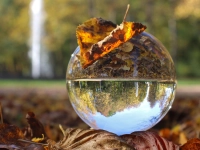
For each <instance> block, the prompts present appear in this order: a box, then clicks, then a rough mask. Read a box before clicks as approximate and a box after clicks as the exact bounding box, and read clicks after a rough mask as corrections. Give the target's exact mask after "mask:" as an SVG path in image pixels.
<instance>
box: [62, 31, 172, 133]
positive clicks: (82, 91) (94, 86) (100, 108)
mask: <svg viewBox="0 0 200 150" xmlns="http://www.w3.org/2000/svg"><path fill="white" fill-rule="evenodd" d="M79 52H80V48H79V47H77V48H76V50H75V51H74V53H73V54H72V55H71V59H70V61H69V64H68V68H67V72H66V84H67V85H66V86H67V91H68V96H69V99H70V102H71V104H72V107H73V108H74V110H75V112H76V113H77V114H78V116H79V117H80V118H81V119H82V120H83V121H84V122H85V123H87V124H88V125H89V126H90V127H92V128H94V129H103V130H107V131H109V132H113V133H115V134H117V135H122V134H130V133H131V132H134V131H144V130H147V129H149V128H151V127H153V126H154V125H155V124H157V123H158V122H159V121H160V120H161V119H162V118H163V117H164V116H165V115H166V113H167V112H168V111H169V109H170V108H171V105H172V103H173V101H174V97H175V90H176V76H175V67H174V63H173V60H172V58H171V56H170V54H169V53H168V51H167V50H166V48H165V47H164V46H163V44H162V43H161V42H160V41H159V40H158V39H156V38H155V37H154V36H153V35H151V34H149V33H147V32H143V33H141V34H139V35H137V36H134V37H132V38H131V39H130V40H129V41H127V42H126V43H124V44H123V45H121V46H119V47H118V48H116V49H114V50H113V51H111V52H110V53H108V54H106V55H105V56H104V57H102V58H100V59H99V60H97V61H96V62H95V63H93V64H92V65H90V66H89V67H87V68H85V69H83V68H82V66H81V62H80V60H79V57H80V54H79Z"/></svg>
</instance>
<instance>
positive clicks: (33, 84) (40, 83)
mask: <svg viewBox="0 0 200 150" xmlns="http://www.w3.org/2000/svg"><path fill="white" fill-rule="evenodd" d="M65 83H66V81H65V80H64V79H63V80H26V79H10V80H9V79H0V88H16V87H24V88H37V87H41V88H48V87H50V88H53V87H54V88H59V87H60V88H65V86H66V85H65ZM178 85H179V86H196V85H199V86H200V79H180V80H179V79H178Z"/></svg>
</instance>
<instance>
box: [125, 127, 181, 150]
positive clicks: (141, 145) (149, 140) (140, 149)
mask: <svg viewBox="0 0 200 150" xmlns="http://www.w3.org/2000/svg"><path fill="white" fill-rule="evenodd" d="M121 138H122V139H123V140H125V141H126V142H127V144H129V145H131V146H132V147H134V148H135V149H137V150H146V149H149V150H151V149H152V150H154V149H155V150H179V146H178V145H175V144H174V143H172V142H171V141H167V140H166V139H164V138H162V137H160V136H159V135H157V134H156V133H154V132H151V131H140V132H133V133H131V134H127V135H122V136H121Z"/></svg>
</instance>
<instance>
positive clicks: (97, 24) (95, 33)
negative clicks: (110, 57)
mask: <svg viewBox="0 0 200 150" xmlns="http://www.w3.org/2000/svg"><path fill="white" fill-rule="evenodd" d="M145 29H146V26H144V25H142V24H141V23H134V22H126V21H124V22H122V23H121V24H120V25H119V26H116V25H115V24H114V23H112V22H111V21H106V20H103V19H102V18H92V19H90V20H88V21H86V22H84V23H83V24H82V25H80V26H78V27H77V29H76V36H77V41H78V44H79V46H80V56H79V59H80V61H81V64H82V67H83V68H87V67H88V66H89V65H91V64H93V63H94V62H95V61H96V60H98V59H99V58H102V57H103V56H105V55H106V54H108V53H109V52H111V51H112V50H114V49H115V48H117V47H119V46H120V45H122V44H123V43H125V42H127V41H128V40H129V39H131V38H132V37H133V36H135V35H138V34H140V33H141V32H143V31H144V30H145Z"/></svg>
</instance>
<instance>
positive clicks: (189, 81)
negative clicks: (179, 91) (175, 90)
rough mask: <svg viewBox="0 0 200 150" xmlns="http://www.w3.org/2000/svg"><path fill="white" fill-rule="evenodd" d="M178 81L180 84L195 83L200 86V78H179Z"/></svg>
mask: <svg viewBox="0 0 200 150" xmlns="http://www.w3.org/2000/svg"><path fill="white" fill-rule="evenodd" d="M177 83H178V85H179V86H193V85H199V86H200V79H178V80H177Z"/></svg>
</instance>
